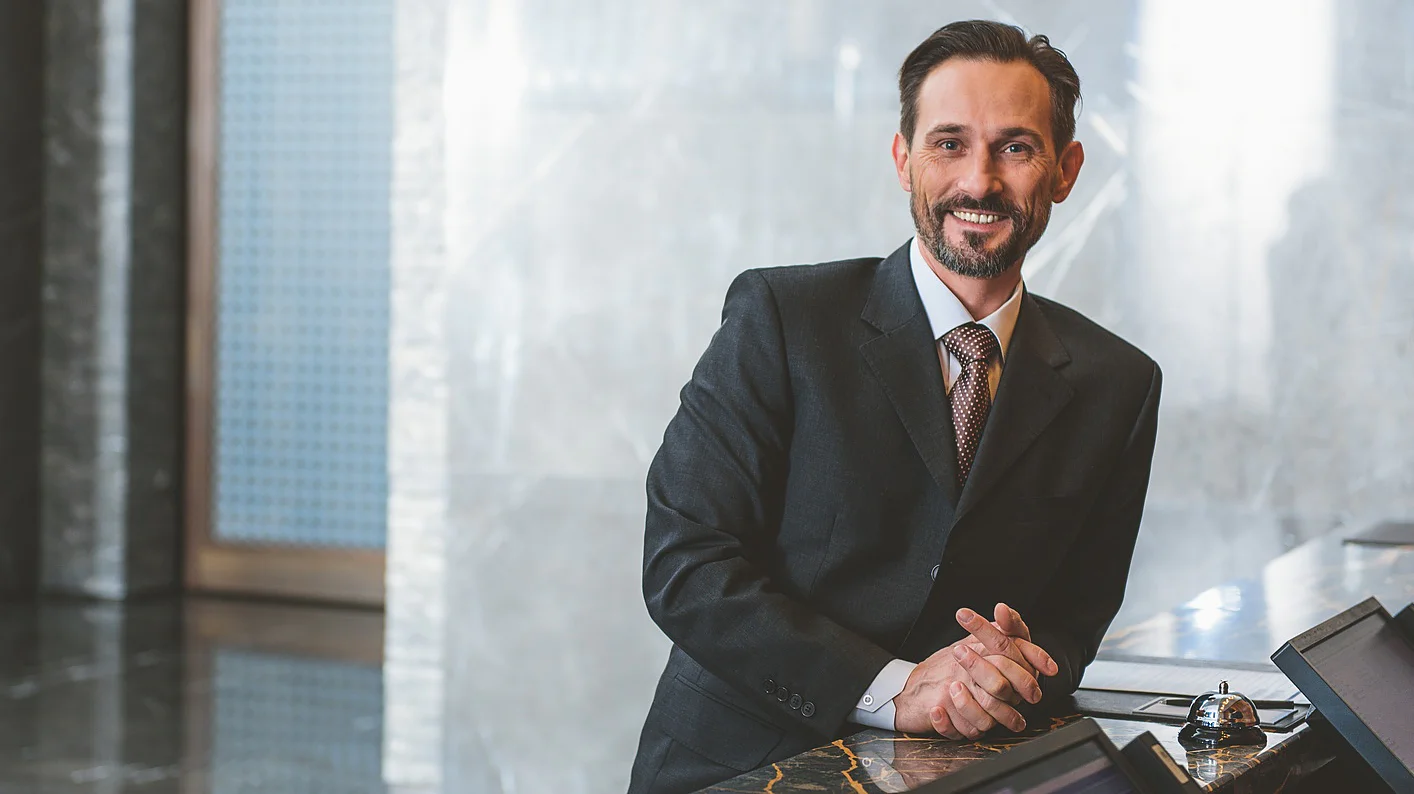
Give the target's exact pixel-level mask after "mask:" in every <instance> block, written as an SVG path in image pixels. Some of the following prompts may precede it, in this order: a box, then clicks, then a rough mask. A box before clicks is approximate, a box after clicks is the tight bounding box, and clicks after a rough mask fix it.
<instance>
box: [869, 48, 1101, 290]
mask: <svg viewBox="0 0 1414 794" xmlns="http://www.w3.org/2000/svg"><path fill="white" fill-rule="evenodd" d="M1083 161H1084V153H1083V151H1082V150H1081V148H1080V144H1079V143H1077V142H1074V141H1072V142H1071V143H1070V144H1068V145H1067V146H1066V147H1065V149H1064V150H1062V151H1059V152H1058V151H1056V147H1055V143H1054V139H1053V135H1052V132H1051V95H1050V87H1049V85H1048V84H1047V83H1046V78H1045V77H1044V76H1042V74H1041V73H1040V72H1039V71H1037V69H1036V68H1035V67H1034V66H1032V65H1031V64H1029V63H1026V62H1024V61H1016V62H1011V63H996V62H994V61H984V60H965V59H961V58H953V59H950V60H947V61H944V62H943V63H942V64H941V65H939V66H938V67H937V68H935V69H934V70H933V71H932V73H931V74H929V75H928V77H927V79H926V80H924V81H923V85H922V87H921V89H920V90H919V92H918V125H917V127H916V128H915V130H914V133H913V140H912V141H905V140H904V139H903V136H902V135H901V134H900V135H897V136H895V140H894V163H895V165H896V166H897V168H898V177H899V183H900V184H901V185H903V188H904V189H905V190H908V191H910V192H912V194H913V196H912V198H911V200H910V205H911V209H912V211H913V223H914V226H915V227H917V229H918V242H919V243H920V244H922V246H923V248H924V249H925V250H927V251H928V252H929V253H931V254H932V255H933V257H934V258H935V259H936V260H937V261H938V262H939V263H940V264H942V265H943V266H944V267H946V268H947V269H949V270H951V271H953V272H954V273H957V274H959V275H962V276H967V277H970V278H996V277H997V276H999V275H1001V274H1002V273H1004V272H1006V271H1007V270H1009V269H1010V268H1012V267H1013V266H1019V265H1020V263H1021V260H1022V259H1023V258H1024V257H1025V256H1026V252H1027V251H1029V250H1030V249H1031V246H1033V245H1035V244H1036V241H1037V240H1039V239H1040V238H1041V233H1042V232H1044V231H1045V230H1046V223H1047V222H1048V221H1049V220H1050V217H1051V202H1053V201H1063V200H1065V197H1066V196H1067V195H1069V193H1070V189H1071V187H1072V186H1073V185H1074V184H1075V177H1076V176H1077V175H1078V174H1079V171H1080V165H1081V163H1082V162H1083Z"/></svg>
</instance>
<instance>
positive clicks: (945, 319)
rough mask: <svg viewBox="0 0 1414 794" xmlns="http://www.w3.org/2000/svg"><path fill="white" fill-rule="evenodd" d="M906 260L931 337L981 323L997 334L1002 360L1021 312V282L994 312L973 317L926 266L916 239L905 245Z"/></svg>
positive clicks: (1022, 287)
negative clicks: (906, 248) (962, 326)
mask: <svg viewBox="0 0 1414 794" xmlns="http://www.w3.org/2000/svg"><path fill="white" fill-rule="evenodd" d="M908 262H909V265H910V267H911V268H912V270H913V283H914V284H915V285H917V287H918V297H920V298H922V299H923V311H924V312H926V313H927V315H928V324H929V325H930V326H932V328H933V338H934V339H942V338H943V335H944V334H946V333H947V332H948V331H951V330H952V329H954V328H956V327H958V326H959V325H966V324H967V323H971V322H976V323H981V324H982V325H984V326H986V327H987V328H988V329H989V330H991V332H992V334H993V335H994V336H996V337H997V344H998V345H999V346H1000V347H1001V350H1002V360H1003V361H1005V360H1006V353H1007V346H1008V345H1010V344H1011V333H1012V331H1014V330H1016V318H1017V317H1018V316H1019V315H1020V314H1021V296H1022V294H1023V293H1024V292H1025V291H1026V285H1025V284H1024V283H1022V284H1017V286H1016V289H1015V290H1013V291H1012V293H1011V297H1010V298H1007V300H1006V303H1003V304H1002V305H1001V306H1000V307H998V308H997V310H996V311H994V312H992V313H991V314H989V315H987V316H986V317H983V318H982V319H980V320H974V319H973V317H972V315H971V314H970V313H968V311H967V307H966V306H963V305H962V301H960V300H958V299H957V296H956V295H954V294H953V292H952V290H950V289H948V285H946V284H944V283H943V280H942V279H940V278H938V274H937V273H934V272H933V269H932V268H931V267H929V266H928V262H927V260H925V259H924V258H923V251H922V249H920V248H919V247H918V238H917V237H914V238H913V243H912V244H911V245H909V247H908Z"/></svg>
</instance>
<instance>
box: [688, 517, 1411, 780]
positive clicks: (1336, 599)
mask: <svg viewBox="0 0 1414 794" xmlns="http://www.w3.org/2000/svg"><path fill="white" fill-rule="evenodd" d="M1371 595H1373V596H1375V597H1377V598H1379V599H1380V601H1382V602H1383V603H1384V604H1385V606H1386V607H1388V608H1389V609H1390V610H1391V611H1393V610H1396V609H1399V608H1400V607H1402V606H1403V605H1405V604H1407V603H1409V602H1410V601H1414V548H1410V547H1389V546H1364V545H1351V544H1343V543H1342V541H1341V536H1340V533H1337V534H1335V535H1333V536H1330V537H1325V538H1321V539H1318V540H1315V541H1312V542H1310V543H1308V544H1306V545H1304V546H1301V547H1300V548H1297V549H1295V550H1293V551H1291V552H1289V553H1287V554H1285V555H1283V556H1281V557H1279V558H1277V559H1276V560H1273V561H1272V562H1271V563H1270V564H1268V565H1267V566H1266V567H1265V568H1264V569H1263V570H1262V572H1261V575H1260V577H1259V578H1255V579H1243V580H1238V581H1234V582H1230V583H1228V584H1224V585H1221V586H1219V587H1214V588H1212V589H1210V590H1207V591H1205V592H1203V593H1201V594H1199V595H1198V596H1197V597H1195V598H1193V599H1192V600H1190V601H1188V602H1187V603H1185V604H1183V605H1182V606H1180V607H1177V608H1175V609H1172V610H1170V611H1168V612H1165V613H1162V614H1160V615H1156V616H1154V617H1152V618H1149V619H1148V620H1145V621H1142V622H1140V623H1137V624H1134V625H1131V626H1127V627H1124V628H1120V629H1117V630H1113V631H1111V632H1110V634H1109V636H1108V637H1106V639H1105V642H1104V644H1103V645H1102V646H1101V649H1100V658H1101V659H1104V658H1106V657H1112V658H1113V657H1118V656H1124V657H1149V658H1159V659H1188V660H1193V659H1203V660H1217V661H1224V662H1244V663H1268V662H1269V657H1270V655H1271V653H1272V652H1273V651H1274V650H1276V648H1277V647H1278V646H1280V645H1281V644H1282V643H1283V642H1285V641H1286V640H1288V639H1290V638H1291V637H1293V636H1295V635H1297V634H1299V633H1301V632H1302V631H1305V630H1306V629H1308V628H1310V627H1311V626H1314V625H1315V624H1317V623H1320V622H1321V621H1323V620H1326V619H1327V618H1329V617H1331V616H1333V615H1335V614H1336V613H1338V612H1340V611H1341V610H1343V609H1346V608H1347V607H1350V606H1352V605H1353V604H1355V603H1357V602H1359V601H1361V600H1363V599H1365V598H1367V597H1369V596H1371ZM1271 669H1273V670H1275V669H1276V668H1275V667H1274V666H1273V667H1272V668H1271ZM1214 683H1215V684H1216V682H1214ZM1156 686H1161V685H1160V684H1158V683H1156ZM1079 718H1080V715H1079V714H1069V715H1066V716H1061V717H1056V718H1053V719H1052V720H1051V724H1049V725H1046V726H1041V727H1037V728H1033V729H1032V730H1030V731H1028V732H1026V733H1024V734H1019V735H1009V736H998V737H995V738H989V739H988V740H986V741H978V742H951V741H945V740H941V739H929V738H925V737H918V736H911V735H908V734H900V733H893V732H890V731H879V730H866V731H862V732H860V733H856V734H854V735H852V736H849V737H847V738H844V739H840V740H837V741H835V742H834V743H832V744H827V745H824V746H821V747H818V748H816V749H814V750H810V751H808V752H805V753H801V754H800V755H798V756H795V757H793V758H789V759H786V760H784V761H782V762H780V763H777V764H772V765H771V766H769V767H765V768H763V769H758V770H756V771H754V772H750V773H747V774H745V775H741V776H739V777H736V778H733V779H731V780H729V781H726V782H724V783H721V784H719V785H717V786H714V787H712V788H711V789H708V790H709V791H714V792H763V791H765V792H773V794H780V793H781V792H787V791H807V790H808V791H812V792H821V791H824V792H830V791H841V792H855V793H856V794H860V793H862V792H871V793H872V792H895V791H906V790H908V789H912V788H916V787H918V786H921V785H923V784H924V783H928V782H930V781H933V780H936V779H938V778H939V777H942V776H943V775H946V774H948V773H949V772H952V771H954V770H956V769H959V768H961V767H963V766H965V765H967V764H969V763H972V762H973V761H977V760H979V759H982V758H987V757H990V756H994V755H996V754H997V753H1000V752H1003V751H1005V750H1006V749H1007V748H1009V747H1012V746H1014V745H1016V744H1018V743H1020V742H1024V741H1026V740H1027V739H1028V738H1032V737H1034V736H1038V735H1040V734H1042V733H1045V732H1047V731H1050V730H1054V729H1055V728H1057V727H1060V726H1061V725H1064V724H1066V723H1068V722H1071V721H1073V720H1076V719H1079ZM1098 722H1099V723H1100V725H1101V726H1102V727H1103V728H1104V730H1105V732H1106V733H1107V734H1109V736H1110V738H1111V739H1112V740H1113V741H1114V742H1115V744H1116V745H1119V746H1123V745H1124V744H1125V743H1126V742H1128V741H1129V740H1130V739H1132V738H1133V737H1135V736H1137V735H1139V734H1140V733H1143V732H1144V731H1149V732H1151V733H1153V734H1154V736H1156V737H1157V738H1158V739H1159V741H1160V742H1161V743H1162V744H1163V745H1164V747H1165V748H1166V749H1167V750H1168V752H1169V754H1170V755H1171V756H1173V758H1174V760H1175V761H1177V762H1178V763H1180V764H1186V766H1187V768H1188V771H1189V774H1191V775H1192V776H1193V777H1194V778H1195V779H1197V780H1198V782H1199V783H1201V784H1202V785H1203V787H1204V788H1205V789H1206V790H1209V791H1222V792H1254V793H1255V792H1269V791H1278V790H1284V788H1285V787H1287V786H1289V785H1291V784H1294V783H1298V782H1299V781H1301V780H1302V779H1304V778H1307V777H1309V776H1311V775H1313V774H1315V773H1317V772H1318V771H1319V770H1320V769H1321V768H1322V767H1324V766H1325V765H1326V764H1327V763H1328V762H1329V761H1330V760H1331V759H1332V758H1333V757H1334V756H1335V754H1336V751H1337V750H1336V746H1335V743H1334V742H1333V741H1332V739H1331V737H1330V735H1329V733H1328V732H1325V731H1321V730H1313V729H1312V728H1311V727H1310V726H1308V725H1302V726H1300V727H1298V728H1296V729H1295V730H1293V731H1291V732H1290V733H1269V734H1268V735H1267V744H1266V746H1264V747H1260V748H1253V747H1247V748H1221V749H1216V750H1206V751H1186V750H1184V748H1183V747H1182V746H1181V745H1179V743H1178V727H1177V726H1171V725H1164V724H1160V723H1154V722H1141V721H1131V720H1112V719H1101V720H1098Z"/></svg>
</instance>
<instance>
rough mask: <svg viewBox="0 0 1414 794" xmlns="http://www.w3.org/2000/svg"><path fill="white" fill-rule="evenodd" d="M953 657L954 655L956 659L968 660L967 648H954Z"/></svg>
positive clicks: (960, 646)
mask: <svg viewBox="0 0 1414 794" xmlns="http://www.w3.org/2000/svg"><path fill="white" fill-rule="evenodd" d="M952 655H953V656H956V657H957V658H959V659H966V658H967V648H966V646H963V645H959V646H957V647H955V648H953V649H952Z"/></svg>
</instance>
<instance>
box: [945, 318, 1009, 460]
mask: <svg viewBox="0 0 1414 794" xmlns="http://www.w3.org/2000/svg"><path fill="white" fill-rule="evenodd" d="M943 347H946V348H947V349H948V352H949V353H951V354H953V356H955V357H956V358H957V360H958V361H960V362H962V372H961V374H959V375H958V376H957V382H955V383H953V385H952V391H951V392H949V393H948V400H949V401H950V402H951V403H952V425H953V432H954V433H956V435H957V482H958V485H962V484H963V483H965V482H967V475H968V474H969V473H970V472H971V471H972V458H973V457H974V456H976V454H977V442H978V441H980V440H981V439H982V428H983V427H985V426H986V424H987V414H988V413H989V412H991V410H992V392H991V389H990V388H989V387H988V384H987V365H988V363H989V362H990V361H991V360H992V357H993V356H997V357H1000V356H1001V352H1002V350H1001V346H1000V345H998V344H997V337H996V335H995V334H993V333H992V331H991V329H990V328H987V327H986V326H985V325H979V324H977V323H968V324H966V325H959V326H958V327H956V328H954V329H952V330H951V331H948V332H947V333H946V334H943Z"/></svg>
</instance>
